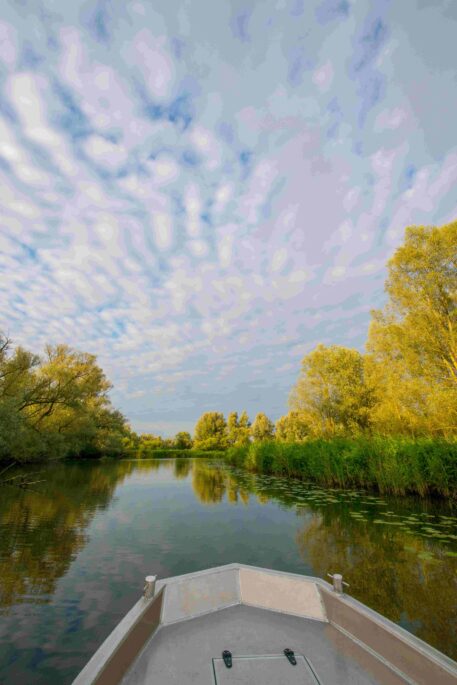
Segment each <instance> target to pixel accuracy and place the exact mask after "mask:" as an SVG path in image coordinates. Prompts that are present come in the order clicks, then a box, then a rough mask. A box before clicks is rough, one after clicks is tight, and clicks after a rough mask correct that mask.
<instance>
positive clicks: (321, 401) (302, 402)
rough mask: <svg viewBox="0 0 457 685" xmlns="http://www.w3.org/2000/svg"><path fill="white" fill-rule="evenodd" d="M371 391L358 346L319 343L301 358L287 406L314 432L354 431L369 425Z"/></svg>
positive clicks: (371, 400) (318, 433)
mask: <svg viewBox="0 0 457 685" xmlns="http://www.w3.org/2000/svg"><path fill="white" fill-rule="evenodd" d="M372 405H373V393H372V390H371V389H370V388H369V387H368V385H367V383H366V381H365V368H364V360H363V355H361V354H360V352H357V350H350V349H347V348H346V347H340V346H338V345H332V346H331V347H326V346H325V345H322V344H321V345H318V346H317V348H316V349H315V350H313V351H312V352H310V353H309V354H308V355H307V356H306V357H305V358H304V359H303V361H302V372H301V375H300V377H299V379H298V381H297V384H296V385H295V387H294V388H293V390H292V393H291V397H290V406H291V409H292V410H295V411H296V412H299V414H300V415H301V417H302V419H303V422H304V423H306V424H307V425H308V426H309V430H310V432H311V433H312V434H313V435H326V436H331V435H341V434H348V433H351V434H354V433H359V432H360V431H362V430H365V429H367V428H368V426H369V423H370V409H371V407H372Z"/></svg>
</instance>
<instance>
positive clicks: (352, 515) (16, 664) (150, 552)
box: [0, 459, 457, 685]
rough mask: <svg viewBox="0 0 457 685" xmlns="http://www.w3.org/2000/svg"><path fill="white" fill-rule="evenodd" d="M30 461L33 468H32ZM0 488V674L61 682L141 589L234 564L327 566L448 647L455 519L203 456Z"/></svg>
mask: <svg viewBox="0 0 457 685" xmlns="http://www.w3.org/2000/svg"><path fill="white" fill-rule="evenodd" d="M33 470H34V471H36V470H37V469H36V467H35V468H34V469H33ZM39 477H40V479H43V482H41V483H38V484H37V485H35V486H33V488H32V489H25V490H22V489H17V488H12V487H2V488H0V617H1V620H0V682H10V681H11V682H13V681H14V682H34V683H37V684H39V685H41V683H43V684H44V683H48V684H52V683H69V682H71V680H72V678H73V677H74V676H75V675H76V673H77V672H78V671H79V670H80V669H81V667H82V666H83V665H84V663H85V662H86V661H87V659H88V658H89V657H90V655H91V654H92V653H93V651H94V649H95V648H96V647H97V645H98V644H100V642H101V641H102V640H103V639H104V637H105V636H106V635H107V634H108V633H109V632H110V631H111V630H112V629H113V627H114V626H115V625H116V623H117V622H118V621H119V619H120V618H121V617H122V615H123V614H124V613H125V611H127V610H128V608H129V607H130V606H131V605H132V604H133V602H134V601H135V599H136V598H137V597H138V594H139V592H140V591H141V587H140V586H141V579H142V576H143V575H144V574H145V572H150V571H154V572H158V573H159V575H161V576H162V577H165V576H167V575H175V574H178V573H186V572H189V571H194V570H198V569H200V568H206V567H210V566H216V565H219V564H224V563H229V562H232V561H239V562H243V563H250V564H258V565H260V566H271V567H273V568H279V569H282V570H289V571H292V572H295V573H308V574H309V573H311V574H313V575H316V576H320V577H324V578H325V577H326V574H327V573H328V572H340V573H343V574H344V575H345V576H346V578H347V580H348V582H349V583H350V590H349V592H350V594H352V595H353V596H355V597H357V598H358V599H360V600H361V601H362V602H365V603H366V604H367V605H369V606H370V607H372V608H373V609H376V610H377V611H379V612H381V613H382V614H384V615H385V616H387V617H389V618H390V619H392V620H394V621H396V622H397V623H400V624H401V625H403V626H404V627H405V628H407V629H408V630H411V631H412V632H414V633H415V634H417V635H418V636H419V637H421V638H422V639H424V640H426V641H427V642H429V643H430V644H432V645H434V646H435V647H437V648H438V649H440V650H441V651H443V652H445V653H447V654H448V655H450V656H453V657H454V658H455V657H456V656H457V649H456V645H455V641H454V633H453V631H454V629H455V625H457V601H456V597H457V592H456V589H457V588H456V566H457V544H456V543H457V518H456V511H455V510H453V509H452V508H451V505H450V504H449V503H446V502H444V501H430V500H420V499H416V498H389V497H380V496H377V495H376V494H373V493H367V492H363V491H338V490H326V489H323V488H319V487H316V486H315V485H312V484H307V483H301V482H298V481H288V480H287V479H283V478H275V477H269V476H263V475H259V476H255V475H252V474H248V473H245V472H240V471H237V470H236V469H233V468H231V467H227V466H225V465H221V464H218V463H216V462H211V461H206V460H204V459H194V460H189V459H171V460H168V459H160V460H154V459H144V460H141V461H133V460H132V461H130V460H123V461H117V462H97V463H93V462H81V463H64V464H63V463H59V464H53V465H47V466H44V467H42V468H40V476H39Z"/></svg>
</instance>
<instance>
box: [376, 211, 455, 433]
mask: <svg viewBox="0 0 457 685" xmlns="http://www.w3.org/2000/svg"><path fill="white" fill-rule="evenodd" d="M387 267H388V278H387V281H386V285H385V290H386V292H387V294H388V297H389V299H388V302H387V304H386V306H385V308H384V310H373V311H372V322H371V324H370V328H369V333H368V341H367V346H366V347H367V352H368V355H367V369H368V373H369V377H370V380H371V382H372V384H373V386H374V387H375V388H376V394H377V403H376V405H375V407H374V408H373V412H372V420H373V422H374V425H375V426H376V428H377V429H378V430H381V431H383V432H384V431H389V432H405V431H407V432H410V433H412V434H417V433H429V432H431V433H433V434H441V435H444V436H449V435H453V434H456V433H457V222H453V223H451V224H447V225H445V226H442V227H435V226H414V227H409V228H407V229H406V231H405V240H404V244H403V245H402V246H401V247H399V248H398V249H397V250H396V252H395V253H394V255H393V256H392V258H391V259H390V260H389V262H388V265H387Z"/></svg>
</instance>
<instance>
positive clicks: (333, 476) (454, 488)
mask: <svg viewBox="0 0 457 685" xmlns="http://www.w3.org/2000/svg"><path fill="white" fill-rule="evenodd" d="M225 459H226V461H227V462H228V463H230V464H232V465H235V466H238V467H242V468H246V469H248V470H250V471H256V472H259V473H271V474H282V475H287V476H290V477H294V478H300V479H302V480H309V481H314V482H316V483H321V484H322V485H326V486H328V487H342V488H348V487H363V488H374V489H377V490H379V491H380V492H382V493H392V494H407V493H413V494H418V495H421V496H425V495H429V494H432V495H441V496H446V497H457V441H453V442H450V441H444V440H434V439H431V438H418V439H416V440H411V439H407V438H403V437H398V438H397V437H384V436H373V437H360V438H352V439H351V438H334V439H331V440H324V439H315V440H309V441H306V442H303V443H299V444H289V443H280V442H274V441H271V442H263V443H252V444H251V445H249V446H247V447H238V448H231V449H229V450H228V451H227V452H226V454H225Z"/></svg>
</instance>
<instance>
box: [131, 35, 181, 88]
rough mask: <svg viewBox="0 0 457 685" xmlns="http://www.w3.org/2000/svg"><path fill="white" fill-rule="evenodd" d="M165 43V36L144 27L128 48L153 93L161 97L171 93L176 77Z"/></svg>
mask: <svg viewBox="0 0 457 685" xmlns="http://www.w3.org/2000/svg"><path fill="white" fill-rule="evenodd" d="M165 45H166V38H165V37H164V36H161V37H158V38H157V37H156V36H154V34H153V33H152V32H151V31H149V30H148V29H142V30H141V31H140V32H139V33H137V34H136V36H135V37H134V39H133V41H132V46H131V48H128V53H129V58H130V59H131V60H132V62H133V63H134V64H137V65H139V66H140V68H141V70H142V72H143V76H144V79H145V82H146V84H147V86H148V88H149V90H150V92H151V94H152V95H154V96H155V97H157V98H161V99H163V98H166V97H168V96H169V95H170V93H171V89H172V87H173V84H174V78H175V74H174V65H173V62H172V60H171V59H170V56H169V54H168V51H167V49H166V47H165Z"/></svg>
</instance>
